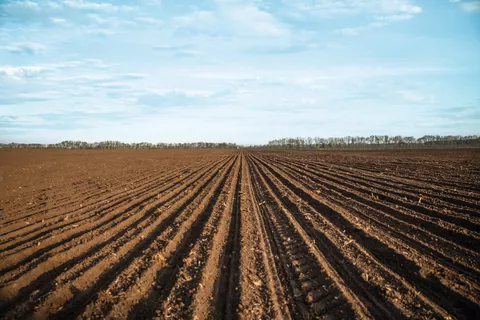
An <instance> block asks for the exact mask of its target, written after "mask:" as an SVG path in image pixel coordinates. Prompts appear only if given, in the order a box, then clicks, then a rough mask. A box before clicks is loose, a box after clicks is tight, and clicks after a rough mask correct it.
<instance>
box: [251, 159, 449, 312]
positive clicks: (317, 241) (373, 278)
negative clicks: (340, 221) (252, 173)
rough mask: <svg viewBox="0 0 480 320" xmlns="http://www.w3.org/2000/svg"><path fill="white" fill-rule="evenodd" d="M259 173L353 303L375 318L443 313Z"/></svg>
mask: <svg viewBox="0 0 480 320" xmlns="http://www.w3.org/2000/svg"><path fill="white" fill-rule="evenodd" d="M259 175H260V178H259V180H261V181H263V183H264V185H265V186H266V188H268V189H269V190H270V192H271V195H272V197H273V199H274V201H275V205H276V206H278V208H279V211H281V212H283V213H285V214H286V215H287V216H289V220H290V221H291V222H292V223H293V224H296V225H298V227H297V228H299V230H302V232H305V233H306V234H307V236H308V237H310V239H311V242H312V243H314V246H315V248H317V250H319V252H321V253H322V254H323V259H324V261H325V263H326V264H327V265H331V266H332V267H331V268H333V269H334V270H335V272H336V273H337V274H336V275H335V276H333V277H332V278H333V279H334V280H336V282H338V283H339V284H340V288H342V286H341V284H343V283H345V284H346V285H344V286H345V287H343V288H344V289H343V288H342V289H343V290H345V291H344V292H349V291H350V295H349V296H350V299H354V300H353V301H355V300H356V302H352V305H353V306H357V305H363V306H364V308H365V309H366V310H368V311H367V312H369V313H372V316H373V317H375V318H389V319H391V318H402V317H403V316H402V315H401V314H402V313H403V314H404V315H405V316H411V315H413V314H416V315H417V316H419V317H420V316H421V317H422V318H430V317H432V316H433V315H434V314H435V313H437V315H438V314H446V313H445V312H444V311H443V310H442V309H441V308H440V307H439V306H437V305H435V304H432V303H431V302H430V301H428V299H423V300H422V299H421V298H420V297H416V296H415V294H413V293H414V292H415V291H414V290H413V288H411V287H409V286H405V284H404V283H403V282H402V280H401V279H399V278H398V277H395V275H392V274H391V272H390V270H389V269H388V268H385V267H384V266H383V265H382V264H381V263H380V262H379V261H378V260H376V259H375V258H374V257H372V256H371V255H369V254H368V252H367V251H366V250H364V248H363V247H362V246H361V245H360V244H359V243H357V242H356V241H354V240H353V239H352V238H351V237H349V236H348V235H347V234H345V230H342V229H339V228H338V227H337V226H336V225H335V223H332V221H331V219H329V218H330V217H328V216H326V215H325V212H323V211H322V210H320V211H318V210H315V209H313V208H310V207H309V206H304V207H302V206H300V205H299V204H298V202H296V201H295V198H297V199H298V196H297V195H296V194H295V193H292V191H290V190H289V189H288V188H285V186H282V182H280V181H277V180H276V179H275V177H273V176H270V174H269V173H268V172H267V171H266V169H265V168H263V170H261V171H259ZM280 186H282V190H281V189H279V187H280ZM270 188H273V189H270ZM298 200H300V199H298ZM343 290H342V291H343ZM425 300H426V301H425ZM351 301H352V300H351ZM364 313H365V311H364Z"/></svg>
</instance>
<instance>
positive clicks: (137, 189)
mask: <svg viewBox="0 0 480 320" xmlns="http://www.w3.org/2000/svg"><path fill="white" fill-rule="evenodd" d="M207 165H208V164H207ZM196 170H198V169H197V168H182V169H179V170H175V171H173V172H171V173H166V174H162V173H161V175H160V176H154V177H151V178H149V179H148V180H147V181H144V180H140V181H141V182H142V183H141V184H138V185H134V186H132V187H131V188H130V189H129V190H123V191H120V192H119V193H115V194H113V195H109V196H108V197H107V198H103V199H101V200H100V201H96V202H94V203H83V202H82V201H80V202H82V203H81V204H80V205H75V207H76V208H77V209H75V210H72V211H67V212H65V211H59V212H54V213H53V214H50V213H49V214H45V215H42V219H41V220H40V221H38V222H36V223H35V222H34V221H32V222H29V224H28V226H29V227H30V229H27V230H22V231H23V232H25V234H26V235H31V234H32V232H35V231H37V230H42V231H44V232H45V231H47V230H48V229H47V228H46V226H49V225H53V226H56V225H57V222H58V218H59V217H63V218H64V217H65V216H69V217H70V218H71V219H70V221H69V222H68V224H74V223H75V222H74V219H73V218H75V217H77V216H78V217H82V218H84V216H85V214H86V213H88V212H89V211H92V210H96V211H99V210H105V209H108V208H112V207H114V206H115V205H118V204H119V203H121V202H123V201H126V200H129V199H131V198H133V197H138V196H140V195H141V193H143V192H145V191H148V190H151V189H153V188H157V187H159V186H161V185H162V184H164V183H167V182H169V181H171V180H173V179H175V178H177V177H178V176H181V175H183V174H188V173H189V172H191V171H196ZM84 219H85V218H84ZM24 223H25V222H24ZM66 224H67V223H66ZM36 225H38V227H37V229H33V230H32V229H31V228H34V227H35V226H36ZM14 236H15V237H11V239H18V237H19V236H21V234H18V231H17V232H15V235H14ZM11 239H10V240H11ZM7 240H8V239H7ZM4 242H6V241H4ZM4 242H2V244H3V243H4ZM4 250H5V249H4Z"/></svg>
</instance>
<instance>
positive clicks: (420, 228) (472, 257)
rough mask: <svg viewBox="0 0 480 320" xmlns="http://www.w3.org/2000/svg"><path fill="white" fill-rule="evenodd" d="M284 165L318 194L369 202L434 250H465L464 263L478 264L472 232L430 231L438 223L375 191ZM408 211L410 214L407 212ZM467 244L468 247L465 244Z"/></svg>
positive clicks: (382, 215)
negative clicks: (382, 198)
mask: <svg viewBox="0 0 480 320" xmlns="http://www.w3.org/2000/svg"><path fill="white" fill-rule="evenodd" d="M281 166H282V168H283V169H284V170H286V171H288V172H290V173H291V174H294V175H299V177H300V179H301V180H305V181H310V182H311V183H313V184H314V185H315V187H314V189H313V190H314V191H316V192H317V193H319V194H332V193H336V194H338V195H340V196H341V197H344V198H345V200H344V201H346V200H354V201H355V203H357V204H359V205H363V206H367V207H368V208H369V209H370V210H375V211H378V212H381V213H383V214H381V219H383V220H385V219H387V220H388V221H389V224H390V225H391V224H392V221H394V222H393V223H395V224H401V225H402V228H408V230H412V231H410V232H412V233H413V234H414V235H415V240H416V241H422V239H423V240H424V241H423V243H424V244H425V245H428V243H430V244H431V243H435V246H434V247H432V249H434V250H442V249H443V248H444V249H443V250H442V251H440V252H441V253H442V254H446V255H447V256H448V255H449V254H450V255H453V256H456V255H457V254H458V252H459V251H461V252H462V253H464V255H462V256H464V257H469V259H468V260H464V261H463V262H462V263H464V264H465V266H471V265H472V264H473V265H474V266H475V265H477V262H478V261H479V260H478V253H476V252H473V251H472V250H470V248H474V249H477V248H476V246H475V245H474V243H475V242H476V239H475V237H471V236H470V235H471V234H469V236H467V235H464V234H460V236H458V233H455V234H454V235H452V236H450V234H451V233H453V232H452V231H449V232H447V231H446V230H443V229H440V227H439V226H437V227H436V228H435V229H434V231H436V232H431V231H432V228H433V227H435V225H432V223H429V222H428V221H424V220H422V219H421V218H417V217H415V216H413V217H412V216H411V215H408V212H405V211H403V210H400V209H399V208H397V207H395V206H392V205H390V204H388V203H381V202H380V201H379V199H377V197H376V195H375V194H373V193H372V194H373V196H372V195H370V196H369V195H368V194H366V195H364V196H362V195H361V194H357V193H356V192H355V191H352V190H350V189H348V188H346V187H345V186H342V185H341V184H340V185H339V184H338V183H336V182H335V181H331V180H326V179H324V178H322V177H318V176H315V175H312V174H311V173H309V172H306V171H305V170H303V169H301V168H293V169H292V167H291V166H288V165H287V166H285V165H281ZM340 183H341V182H340ZM405 214H407V216H405ZM425 227H427V228H425ZM443 235H447V238H446V239H445V238H444V237H442V236H443ZM454 236H456V237H454ZM462 236H463V237H462ZM478 241H480V240H478ZM478 241H477V242H478ZM465 246H466V247H468V248H464V247H465ZM477 270H480V269H477Z"/></svg>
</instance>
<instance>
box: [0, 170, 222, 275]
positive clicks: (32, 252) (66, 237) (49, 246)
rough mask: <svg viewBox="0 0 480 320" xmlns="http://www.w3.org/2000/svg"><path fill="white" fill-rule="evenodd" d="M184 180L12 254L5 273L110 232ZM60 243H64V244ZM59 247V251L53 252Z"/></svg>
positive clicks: (174, 191)
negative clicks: (131, 214) (95, 221)
mask: <svg viewBox="0 0 480 320" xmlns="http://www.w3.org/2000/svg"><path fill="white" fill-rule="evenodd" d="M214 166H215V165H214ZM209 168H210V167H207V168H205V169H203V170H201V171H199V173H195V172H194V173H195V174H193V177H192V178H189V177H188V176H187V180H185V181H184V182H185V183H195V181H197V180H198V179H200V178H201V177H202V175H204V174H205V173H207V172H208V171H209ZM188 179H190V180H188ZM192 179H193V180H192ZM182 181H183V177H181V176H180V177H176V179H174V180H173V181H171V182H170V183H167V184H165V185H164V186H162V188H161V189H159V190H155V189H154V190H153V193H150V194H145V195H144V196H143V197H140V198H138V199H136V200H135V201H134V202H133V203H131V202H127V203H126V204H125V205H124V206H123V207H122V206H121V207H118V208H117V209H116V211H113V212H112V213H111V214H110V215H108V214H107V213H103V219H102V218H100V220H97V225H95V224H91V223H90V224H86V225H84V226H83V227H82V226H77V228H74V229H72V230H70V231H67V232H64V233H62V234H60V236H58V237H56V238H55V237H54V236H52V235H50V237H49V238H48V239H47V240H46V241H44V242H43V243H41V244H40V245H38V244H37V245H36V246H35V245H34V246H31V248H28V249H27V250H25V251H23V252H20V253H18V254H17V255H14V256H10V257H8V258H7V259H6V260H4V261H3V266H4V267H6V269H3V270H2V272H1V274H2V275H3V274H5V273H6V272H10V271H11V270H14V269H15V268H16V267H18V266H22V267H23V268H24V269H27V270H28V269H30V268H31V267H32V264H28V265H27V263H30V261H33V265H36V264H38V263H39V261H43V260H45V259H46V258H48V257H49V256H51V255H54V254H58V253H60V252H63V251H66V250H67V249H69V248H71V247H76V246H78V245H79V244H85V243H86V242H88V241H89V240H92V239H94V238H95V235H97V234H101V233H103V232H106V231H108V228H110V227H112V226H115V225H116V224H117V223H119V222H120V221H123V220H126V219H127V218H128V217H129V215H127V214H126V213H128V212H130V210H137V211H141V210H142V209H143V208H144V207H145V206H146V205H147V204H149V203H150V202H154V201H157V202H158V201H162V199H161V197H164V195H163V194H162V192H163V191H166V193H165V195H166V196H168V198H165V199H163V201H167V200H169V199H170V198H172V197H173V196H175V195H177V194H178V193H180V192H182V191H184V190H185V187H184V186H182V185H179V183H180V182H182ZM175 185H179V187H177V188H176V189H171V188H172V187H173V186H175ZM160 203H161V202H160ZM131 213H134V212H131ZM137 215H138V214H137ZM146 217H147V216H143V217H142V218H141V219H145V218H146ZM105 219H106V220H105ZM118 219H120V220H118ZM82 229H85V230H87V231H86V232H85V231H83V230H82ZM60 245H62V246H61V247H60ZM57 248H59V249H60V251H58V249H57ZM55 249H57V250H56V251H52V250H55ZM38 258H40V260H39V261H35V260H34V259H38ZM18 260H20V261H18ZM13 262H17V263H16V264H15V265H13V266H12V265H11V263H13ZM0 279H1V278H0Z"/></svg>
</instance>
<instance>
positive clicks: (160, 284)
mask: <svg viewBox="0 0 480 320" xmlns="http://www.w3.org/2000/svg"><path fill="white" fill-rule="evenodd" d="M234 165H235V164H234V163H233V162H231V163H230V164H229V166H228V168H224V169H222V170H220V171H217V172H215V176H214V181H213V182H211V183H210V184H209V187H208V188H203V191H202V192H201V193H200V194H199V195H198V196H196V198H195V199H194V201H193V202H190V203H188V204H187V205H183V206H182V207H181V210H180V209H179V210H177V212H178V213H179V214H178V215H177V216H172V220H171V221H169V222H168V226H165V227H166V228H165V229H161V230H159V229H157V231H156V232H155V233H154V235H152V237H150V238H151V239H150V241H148V243H147V245H146V246H144V247H143V248H142V250H140V251H138V250H137V251H136V252H137V253H136V255H137V257H135V258H136V259H134V258H128V259H126V261H124V262H123V265H124V267H122V269H121V270H119V271H116V272H115V273H113V274H110V275H109V276H108V278H107V279H108V281H101V283H102V285H101V286H100V287H99V286H98V285H96V287H97V289H96V290H95V291H96V294H94V295H92V294H90V296H84V297H81V298H80V299H81V300H78V301H77V302H76V307H73V306H72V307H71V310H67V311H62V312H60V313H59V314H58V315H56V317H57V318H59V319H61V318H62V317H65V316H66V315H72V314H75V315H80V314H81V313H82V312H83V315H82V316H83V317H87V318H105V317H108V318H127V317H128V314H129V313H130V312H136V314H137V315H138V317H142V314H143V313H144V312H146V313H147V317H148V314H150V312H152V311H155V310H156V309H157V308H159V307H160V306H161V302H162V301H163V299H162V298H161V297H162V296H164V295H166V294H168V293H169V292H170V290H171V288H172V286H173V285H174V281H173V280H174V279H175V274H176V273H177V272H178V269H179V268H180V266H181V265H182V264H183V261H184V259H185V258H186V256H187V254H188V252H189V248H191V246H192V243H195V240H196V239H198V237H199V236H200V234H201V232H202V231H203V228H204V227H205V225H206V223H207V221H208V218H209V217H210V215H211V213H212V208H213V205H214V204H215V203H216V200H217V198H218V196H219V194H220V191H221V190H222V188H223V187H224V185H225V182H226V179H227V177H228V176H229V175H230V173H231V172H232V170H233V166H234ZM173 218H174V219H173ZM109 273H111V272H109ZM109 273H107V275H108V274H109ZM104 277H105V275H104ZM100 288H101V290H100ZM88 291H90V290H88ZM95 296H96V297H95ZM89 301H91V302H90V303H89V304H88V305H87V304H86V302H89ZM143 301H149V302H151V303H152V304H151V305H149V306H148V309H147V310H146V311H144V309H143V308H142V302H143ZM139 304H140V305H139ZM134 309H136V311H135V310H134Z"/></svg>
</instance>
